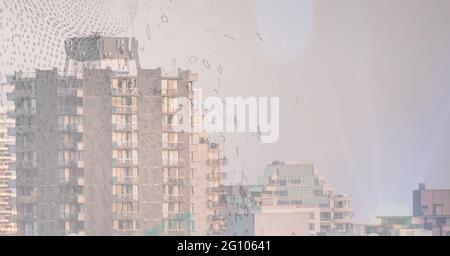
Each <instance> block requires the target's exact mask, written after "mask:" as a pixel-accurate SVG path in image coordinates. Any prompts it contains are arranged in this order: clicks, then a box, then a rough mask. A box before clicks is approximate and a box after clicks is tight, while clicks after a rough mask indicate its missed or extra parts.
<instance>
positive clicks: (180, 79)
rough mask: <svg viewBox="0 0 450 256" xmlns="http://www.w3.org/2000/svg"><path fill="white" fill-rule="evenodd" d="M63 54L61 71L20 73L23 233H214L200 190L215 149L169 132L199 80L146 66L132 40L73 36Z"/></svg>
mask: <svg viewBox="0 0 450 256" xmlns="http://www.w3.org/2000/svg"><path fill="white" fill-rule="evenodd" d="M66 53H67V60H66V64H65V68H64V71H63V72H62V74H61V73H60V72H58V71H57V70H45V71H44V70H36V73H34V74H24V73H21V72H17V73H16V75H15V89H16V91H15V99H16V123H17V126H16V135H17V150H18V153H17V176H18V181H17V187H18V213H19V222H18V224H19V232H20V234H23V235H191V234H193V233H194V234H195V233H198V234H207V233H209V232H210V229H209V227H210V225H209V222H208V221H209V220H210V219H211V217H210V216H209V215H213V212H214V209H213V207H209V205H208V202H207V201H202V200H206V199H207V198H208V196H207V189H205V190H197V189H196V188H195V186H194V184H198V183H201V184H207V185H208V183H207V179H208V175H209V174H210V173H209V172H212V173H214V171H215V169H213V168H210V166H209V163H210V161H209V158H208V154H209V149H210V148H211V144H210V143H209V142H208V140H207V139H205V138H203V140H202V142H203V143H201V142H200V136H199V135H198V134H194V133H192V132H174V131H173V129H172V127H171V120H172V118H173V117H174V115H175V114H176V113H177V112H178V110H179V108H180V104H179V102H178V99H179V98H180V97H183V98H185V99H188V101H189V102H192V100H193V97H194V94H193V92H194V91H193V87H194V83H195V82H196V80H197V76H196V75H195V74H192V73H191V72H190V71H182V70H178V71H176V72H172V73H167V72H164V70H162V69H142V68H141V67H140V64H139V56H138V43H137V41H136V40H134V39H133V38H112V37H100V36H91V37H84V38H73V39H69V40H67V41H66ZM192 105H193V104H192ZM196 138H199V139H198V141H197V140H196ZM198 144H203V147H201V146H196V145H198ZM195 158H198V159H202V160H203V161H198V162H197V161H195ZM213 159H214V160H219V159H220V156H219V155H217V159H216V158H214V157H213ZM194 195H195V196H194ZM204 214H208V216H205V215H204Z"/></svg>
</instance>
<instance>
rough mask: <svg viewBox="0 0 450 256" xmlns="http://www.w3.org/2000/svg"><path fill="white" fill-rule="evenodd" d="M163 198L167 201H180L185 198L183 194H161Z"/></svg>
mask: <svg viewBox="0 0 450 256" xmlns="http://www.w3.org/2000/svg"><path fill="white" fill-rule="evenodd" d="M163 200H164V201H167V202H182V201H184V200H185V197H184V196H183V195H163Z"/></svg>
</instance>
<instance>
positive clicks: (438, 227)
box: [379, 183, 450, 236]
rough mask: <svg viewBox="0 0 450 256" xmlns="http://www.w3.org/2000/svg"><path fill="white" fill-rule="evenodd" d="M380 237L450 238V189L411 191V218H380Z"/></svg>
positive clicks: (422, 187) (423, 187)
mask: <svg viewBox="0 0 450 256" xmlns="http://www.w3.org/2000/svg"><path fill="white" fill-rule="evenodd" d="M379 219H380V220H381V224H380V226H381V229H382V231H383V232H382V233H381V235H387V236H390V235H397V236H398V235H417V236H424V235H433V236H450V189H427V188H426V186H425V184H423V183H422V184H419V189H417V190H414V191H413V215H412V216H381V217H379Z"/></svg>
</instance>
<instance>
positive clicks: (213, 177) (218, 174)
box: [208, 172, 227, 181]
mask: <svg viewBox="0 0 450 256" xmlns="http://www.w3.org/2000/svg"><path fill="white" fill-rule="evenodd" d="M226 178H227V173H225V172H216V173H210V174H208V179H209V180H211V181H220V180H224V179H226Z"/></svg>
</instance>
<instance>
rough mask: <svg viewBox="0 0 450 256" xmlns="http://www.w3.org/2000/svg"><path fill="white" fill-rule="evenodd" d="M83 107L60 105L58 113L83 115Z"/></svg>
mask: <svg viewBox="0 0 450 256" xmlns="http://www.w3.org/2000/svg"><path fill="white" fill-rule="evenodd" d="M83 113H84V111H83V107H58V115H71V116H75V115H83Z"/></svg>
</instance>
